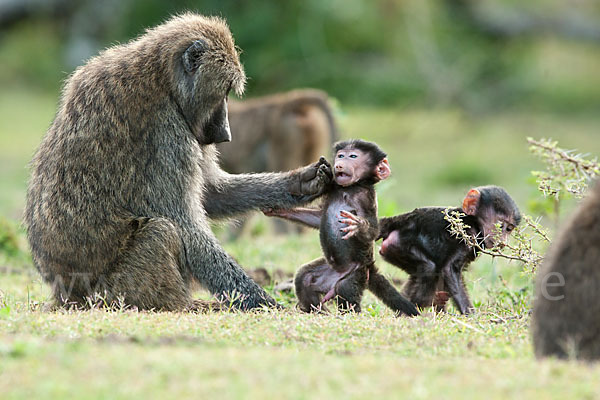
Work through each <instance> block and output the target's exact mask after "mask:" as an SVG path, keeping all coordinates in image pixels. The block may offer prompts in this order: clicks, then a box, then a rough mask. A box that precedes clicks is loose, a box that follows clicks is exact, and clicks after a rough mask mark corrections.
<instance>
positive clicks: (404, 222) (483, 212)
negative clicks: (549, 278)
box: [379, 186, 521, 314]
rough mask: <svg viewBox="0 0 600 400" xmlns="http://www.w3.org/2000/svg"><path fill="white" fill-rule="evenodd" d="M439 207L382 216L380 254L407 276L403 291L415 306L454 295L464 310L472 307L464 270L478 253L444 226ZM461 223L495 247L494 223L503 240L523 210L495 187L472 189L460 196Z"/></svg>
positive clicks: (437, 303)
mask: <svg viewBox="0 0 600 400" xmlns="http://www.w3.org/2000/svg"><path fill="white" fill-rule="evenodd" d="M443 211H444V208H443V207H424V208H417V209H415V210H413V211H411V212H409V213H406V214H401V215H397V216H395V217H390V218H382V219H381V221H380V223H379V224H380V234H379V237H380V238H383V242H382V244H381V249H380V251H379V253H380V254H381V255H382V256H383V259H384V260H386V261H388V262H389V263H391V264H393V265H395V266H397V267H400V268H401V269H403V270H404V271H406V273H408V274H409V275H410V277H409V279H408V282H407V283H406V284H405V285H404V288H403V291H402V292H403V294H404V295H405V296H407V297H408V298H409V300H410V301H412V302H413V303H414V304H416V305H417V306H419V307H429V306H431V305H433V306H435V308H436V309H438V310H442V309H444V308H445V305H446V301H447V300H448V299H449V298H452V300H453V301H454V304H455V305H456V307H457V308H458V310H459V311H460V312H461V313H462V314H468V313H470V312H472V311H473V306H472V304H471V300H469V296H468V294H467V290H466V288H465V284H464V281H463V277H462V273H463V270H465V268H466V267H467V266H468V265H469V264H470V263H471V262H472V261H473V260H475V258H476V257H477V255H478V252H477V250H476V249H473V248H470V247H469V246H468V245H467V244H466V243H465V242H464V241H461V240H460V239H459V238H456V237H454V236H452V235H451V234H450V232H449V231H448V222H447V221H446V220H445V219H444V214H443V213H442V212H443ZM450 211H451V212H452V211H460V212H464V213H465V214H466V215H465V216H464V217H463V222H464V223H465V224H466V225H468V226H470V228H469V229H468V232H469V234H471V235H472V236H473V237H474V238H476V239H477V240H478V241H479V243H480V244H481V245H482V246H484V247H493V246H494V244H495V243H494V239H495V238H494V235H493V232H494V228H495V224H496V223H498V222H500V223H501V225H502V233H501V236H502V238H501V240H506V238H507V237H508V235H510V233H511V232H512V230H513V229H514V228H515V226H517V225H519V223H520V222H521V214H520V212H519V209H518V208H517V205H516V204H515V202H514V201H513V199H512V198H511V197H510V196H509V195H508V193H506V191H505V190H504V189H502V188H500V187H497V186H482V187H478V188H474V189H471V190H470V191H469V193H467V196H466V197H465V199H464V200H463V204H462V208H455V209H451V210H450Z"/></svg>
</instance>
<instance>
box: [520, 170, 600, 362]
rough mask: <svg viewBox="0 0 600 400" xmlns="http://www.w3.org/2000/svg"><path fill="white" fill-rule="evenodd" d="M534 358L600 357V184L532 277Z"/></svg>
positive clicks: (567, 224) (594, 358) (589, 358)
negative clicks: (533, 288)
mask: <svg viewBox="0 0 600 400" xmlns="http://www.w3.org/2000/svg"><path fill="white" fill-rule="evenodd" d="M531 328H532V334H533V344H534V348H535V355H536V356H537V357H538V358H542V357H558V358H575V359H581V360H587V361H591V360H599V359H600V184H599V183H598V182H597V183H596V186H595V187H594V188H593V189H592V190H590V193H589V194H588V195H587V197H586V198H585V200H584V201H583V202H582V203H581V205H580V206H579V207H578V208H577V210H576V211H575V213H574V215H573V216H572V217H571V218H570V219H569V221H568V222H567V223H566V224H565V226H564V227H563V229H562V230H561V232H560V233H559V234H558V235H557V236H556V239H555V240H554V241H553V243H552V245H551V247H550V250H549V251H548V253H547V255H546V259H545V260H544V263H543V265H542V267H541V268H540V270H539V271H538V273H537V277H536V298H535V300H534V304H533V316H532V321H531Z"/></svg>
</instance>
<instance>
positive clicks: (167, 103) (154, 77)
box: [25, 13, 331, 310]
mask: <svg viewBox="0 0 600 400" xmlns="http://www.w3.org/2000/svg"><path fill="white" fill-rule="evenodd" d="M244 83H245V75H244V71H243V68H242V66H241V64H240V62H239V58H238V54H237V51H236V49H235V45H234V42H233V38H232V36H231V33H230V32H229V29H228V27H227V25H226V23H225V22H224V21H223V20H221V19H219V18H214V17H203V16H200V15H195V14H191V13H188V14H184V15H181V16H178V17H174V18H172V19H171V20H169V21H167V22H166V23H164V24H163V25H160V26H158V27H155V28H152V29H149V30H148V31H147V32H146V33H145V34H144V35H142V36H140V37H139V38H138V39H136V40H133V41H131V42H130V43H128V44H124V45H120V46H115V47H112V48H110V49H108V50H105V51H104V52H102V53H101V54H100V55H98V56H97V57H94V58H92V59H91V60H90V61H89V62H88V63H87V64H85V65H84V66H82V67H80V68H78V69H77V70H76V71H75V72H74V73H73V75H72V76H71V77H70V78H69V79H68V80H67V82H66V84H65V87H64V89H63V93H62V97H61V101H60V105H59V108H58V111H57V113H56V117H55V120H54V122H53V123H52V125H51V126H50V128H49V130H48V132H47V133H46V135H45V137H44V139H43V141H42V143H41V145H40V148H39V149H38V151H37V153H36V154H35V156H34V158H33V161H32V177H31V181H30V184H29V190H28V193H27V206H26V211H25V221H26V224H27V227H28V239H29V243H30V246H31V250H32V255H33V261H34V263H35V265H36V267H37V268H38V270H39V271H40V273H41V275H42V276H43V278H44V280H45V281H46V282H48V283H50V284H51V285H52V287H53V291H54V296H55V298H56V300H57V301H58V302H61V303H62V302H73V303H75V304H84V303H85V302H86V299H87V297H88V296H90V295H92V294H93V293H95V292H100V293H101V295H102V296H103V299H104V301H106V302H108V303H112V302H114V301H117V300H121V299H122V300H123V301H124V302H125V304H128V305H132V306H137V307H138V308H141V309H163V310H182V309H188V308H191V307H193V306H194V304H193V302H192V299H191V297H190V293H189V291H190V290H189V285H190V283H192V282H193V281H194V280H197V281H198V282H200V283H201V284H202V285H203V286H204V287H206V288H207V289H209V290H210V291H211V292H212V293H214V294H216V295H219V296H223V295H225V294H230V295H232V296H233V295H239V296H240V297H238V298H237V300H236V301H235V302H234V304H235V305H236V306H238V307H240V308H242V309H250V308H254V307H258V306H260V305H273V304H274V301H273V299H272V298H270V297H269V296H268V295H267V294H266V293H265V292H264V290H263V289H262V288H260V287H259V286H258V285H257V284H256V283H254V282H253V281H252V280H251V279H250V278H248V276H247V275H246V274H245V273H244V272H243V270H242V269H241V268H240V266H239V265H238V264H237V263H236V262H235V261H234V260H233V259H232V258H231V257H230V256H229V255H227V254H226V253H225V251H224V250H223V249H222V247H221V245H220V244H219V243H218V241H217V240H216V239H215V237H214V235H213V234H212V232H211V230H210V227H209V219H214V218H223V217H229V216H231V215H235V214H238V213H243V212H246V211H249V210H253V209H261V208H265V207H291V206H296V205H299V204H301V203H306V202H307V201H310V200H312V199H313V198H315V197H316V196H317V195H319V194H320V193H321V192H322V190H323V188H324V187H325V185H326V184H327V183H328V182H329V180H330V179H331V177H330V176H331V171H330V167H329V165H328V164H326V163H316V164H314V165H312V166H309V167H306V168H303V169H299V170H297V171H292V172H288V173H278V174H251V175H230V174H227V173H225V172H224V171H222V170H221V169H220V168H219V166H218V161H217V150H216V148H215V145H214V143H220V142H224V141H229V140H230V139H231V135H230V131H229V124H228V120H227V94H228V93H229V91H230V89H233V90H235V91H236V92H237V93H241V92H242V91H243V87H244Z"/></svg>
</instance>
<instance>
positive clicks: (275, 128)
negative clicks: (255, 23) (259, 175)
mask: <svg viewBox="0 0 600 400" xmlns="http://www.w3.org/2000/svg"><path fill="white" fill-rule="evenodd" d="M229 123H230V126H231V131H232V132H233V135H234V136H235V138H236V144H235V145H230V144H229V143H222V144H220V145H218V148H219V149H220V150H221V157H220V160H221V167H222V168H223V169H224V170H225V171H227V172H230V173H236V174H237V173H244V172H279V171H288V170H290V169H294V168H298V167H299V166H301V165H306V164H309V163H312V162H315V161H317V160H318V159H319V157H321V156H328V155H329V152H330V149H331V145H332V144H333V143H334V142H335V141H336V140H337V139H338V132H337V126H336V122H335V118H334V114H333V109H332V106H331V99H329V97H328V96H327V93H325V92H323V91H321V90H317V89H297V90H292V91H289V92H284V93H278V94H273V95H269V96H263V97H257V98H254V99H249V100H244V101H234V100H230V101H229ZM245 222H246V221H245V220H241V221H240V222H239V223H238V224H237V225H236V226H233V227H232V228H231V233H232V234H233V236H237V235H239V234H241V232H242V231H243V229H244V227H245V225H246V223H245ZM273 224H274V226H275V230H276V232H278V233H290V232H300V231H303V230H304V228H303V227H301V226H297V225H294V224H291V223H288V222H286V221H280V220H275V221H273Z"/></svg>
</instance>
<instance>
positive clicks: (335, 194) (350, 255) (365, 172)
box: [265, 140, 418, 315]
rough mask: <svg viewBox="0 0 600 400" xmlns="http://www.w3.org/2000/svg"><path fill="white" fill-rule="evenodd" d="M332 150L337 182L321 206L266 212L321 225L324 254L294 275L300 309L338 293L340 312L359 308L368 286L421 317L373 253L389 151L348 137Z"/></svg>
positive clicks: (390, 302)
mask: <svg viewBox="0 0 600 400" xmlns="http://www.w3.org/2000/svg"><path fill="white" fill-rule="evenodd" d="M334 154H335V161H334V180H333V182H332V183H331V187H330V188H329V189H328V190H327V192H326V194H325V199H324V203H323V206H322V207H321V208H320V209H308V208H296V209H292V210H266V211H265V214H266V215H270V216H276V217H280V218H285V219H288V220H290V221H296V222H300V223H302V224H305V225H307V226H309V227H312V228H318V229H319V233H320V238H321V248H322V250H323V255H324V257H321V258H318V259H317V260H315V261H312V262H311V263H309V264H306V265H304V266H303V267H302V268H300V269H299V270H298V272H297V273H296V277H295V279H294V284H295V287H296V296H297V297H298V304H299V306H300V309H301V310H303V311H306V312H309V311H319V310H321V308H322V307H323V305H324V304H325V303H326V302H327V301H329V300H330V299H332V298H334V297H336V296H337V297H338V298H339V301H338V306H339V308H340V309H341V310H344V311H348V310H352V311H356V312H360V310H361V307H360V301H361V298H362V295H363V292H364V290H365V289H366V288H369V290H370V291H371V292H373V294H375V295H376V296H377V297H378V298H379V299H380V300H381V301H383V302H384V303H385V304H386V305H387V306H388V307H390V308H391V309H392V310H394V311H395V312H396V313H398V314H408V315H417V314H418V312H417V310H416V308H415V306H414V305H412V304H411V303H410V302H409V301H408V300H407V299H405V298H404V297H403V296H402V295H401V294H400V293H398V291H397V290H396V289H395V288H394V287H393V286H392V284H391V283H390V282H389V281H388V280H387V279H386V278H385V277H384V276H383V275H381V273H379V271H378V270H377V267H376V266H375V260H374V257H373V241H374V240H375V238H376V237H377V234H378V232H379V231H378V225H377V199H376V195H375V188H374V185H375V184H376V183H377V182H379V181H381V180H383V179H386V178H387V177H388V176H389V175H390V173H391V170H390V167H389V164H388V161H387V158H386V155H385V153H384V152H383V151H382V150H381V149H380V148H379V146H377V145H376V144H374V143H370V142H365V141H363V140H348V141H345V142H340V143H337V144H336V145H335V148H334ZM321 296H322V297H321Z"/></svg>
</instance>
